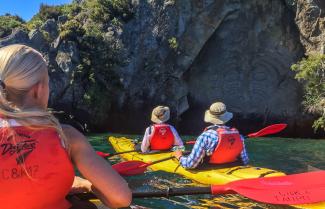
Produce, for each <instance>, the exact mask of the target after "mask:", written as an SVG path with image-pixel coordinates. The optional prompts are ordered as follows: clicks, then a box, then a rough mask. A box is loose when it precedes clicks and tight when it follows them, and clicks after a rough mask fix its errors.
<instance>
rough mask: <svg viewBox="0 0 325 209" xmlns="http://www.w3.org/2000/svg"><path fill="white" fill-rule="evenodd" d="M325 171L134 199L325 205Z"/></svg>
mask: <svg viewBox="0 0 325 209" xmlns="http://www.w3.org/2000/svg"><path fill="white" fill-rule="evenodd" d="M324 179H325V171H315V172H308V173H300V174H293V175H287V176H276V177H262V178H255V179H243V180H238V181H233V182H230V183H228V184H225V185H212V186H210V187H187V188H168V189H167V190H164V191H145V192H137V191H133V193H132V195H133V198H142V197H169V196H179V195H195V194H213V195H219V194H232V193H238V194H240V195H242V196H245V197H248V198H250V199H252V200H255V201H258V202H264V203H270V204H281V205H282V204H284V205H295V204H307V203H316V202H321V201H325V181H324ZM77 196H78V197H79V198H80V199H82V200H86V199H94V198H96V197H95V196H94V195H93V194H91V193H82V194H78V195H77Z"/></svg>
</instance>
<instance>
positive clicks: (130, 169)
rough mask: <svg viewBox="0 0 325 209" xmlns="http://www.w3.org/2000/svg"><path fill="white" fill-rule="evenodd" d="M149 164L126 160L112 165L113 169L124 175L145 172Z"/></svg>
mask: <svg viewBox="0 0 325 209" xmlns="http://www.w3.org/2000/svg"><path fill="white" fill-rule="evenodd" d="M148 165H149V164H147V163H144V162H141V161H136V160H134V161H125V162H121V163H117V164H115V165H112V167H113V169H114V170H115V171H116V172H118V173H119V174H120V175H123V176H132V175H138V174H143V173H144V172H145V171H146V169H147V166H148Z"/></svg>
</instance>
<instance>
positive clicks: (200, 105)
mask: <svg viewBox="0 0 325 209" xmlns="http://www.w3.org/2000/svg"><path fill="white" fill-rule="evenodd" d="M132 4H133V7H134V8H133V9H134V16H133V18H132V19H131V20H129V21H128V22H127V23H126V24H124V25H123V27H122V31H109V30H108V31H107V34H110V33H113V34H118V37H119V38H120V39H121V41H122V44H123V46H124V49H125V52H126V55H125V56H126V57H127V58H126V60H127V62H126V64H124V65H123V66H120V67H119V68H120V69H119V71H118V72H119V76H120V81H121V83H122V84H123V87H124V90H123V91H121V93H119V96H118V97H117V98H116V101H113V103H112V106H111V108H110V110H109V111H104V110H103V112H105V114H108V118H109V120H107V121H105V122H104V123H103V124H102V125H100V126H97V127H95V128H97V130H98V129H100V130H110V131H119V132H137V133H139V132H141V131H143V130H144V128H145V127H146V126H147V125H148V124H149V123H150V121H149V119H150V112H151V110H152V108H153V107H154V106H155V105H159V104H165V105H169V106H170V107H171V110H172V118H173V121H172V122H174V123H176V124H177V125H178V128H179V129H180V132H181V133H187V134H198V133H199V132H200V131H201V130H202V128H203V127H204V125H205V124H204V123H203V114H204V110H205V109H207V108H208V107H209V105H210V104H211V103H212V102H214V101H224V102H225V103H226V105H227V107H228V110H229V111H231V112H233V113H234V114H235V117H234V120H233V125H235V126H237V127H238V128H239V129H241V130H245V131H246V132H250V131H256V130H257V129H258V128H260V127H263V126H265V125H267V124H270V123H275V122H287V123H288V124H289V129H288V131H287V132H286V134H288V135H291V136H313V133H312V130H311V128H310V127H311V123H312V119H313V118H312V116H309V115H306V114H304V113H303V111H302V107H301V101H302V96H301V95H302V92H301V91H302V90H301V87H300V86H299V84H298V83H297V82H296V81H295V80H294V74H293V72H292V71H291V70H290V66H291V65H292V64H293V63H295V62H297V61H298V60H300V59H301V58H302V57H303V56H304V53H306V54H309V53H313V52H318V53H319V52H320V53H324V50H325V49H324V42H325V37H324V34H325V29H324V27H325V25H324V9H325V5H324V3H322V1H321V0H317V1H316V0H308V1H305V0H264V1H260V0H249V1H247V0H177V1H176V0H150V1H140V0H132ZM63 19H64V18H63V17H61V18H60V20H59V22H62V21H66V19H64V20H63ZM58 24H60V23H57V22H55V21H54V20H48V21H47V22H46V23H45V24H44V25H43V26H42V27H41V29H42V30H43V31H45V32H46V33H45V34H47V35H48V36H49V37H48V38H49V39H50V40H51V43H47V44H44V39H45V38H44V34H40V33H37V31H34V32H33V33H30V34H29V37H28V35H27V34H23V32H22V31H20V32H17V31H16V32H14V33H13V34H12V35H11V36H9V37H7V38H6V39H3V40H0V46H4V45H8V44H11V43H25V44H29V45H35V43H40V44H39V48H38V49H39V50H41V51H42V52H43V53H44V54H45V57H46V58H47V59H48V61H49V66H50V69H51V74H50V75H51V79H52V81H51V87H52V89H53V91H52V92H51V99H50V104H51V106H52V107H54V108H56V107H60V109H63V110H66V111H68V112H71V111H72V110H73V111H72V112H73V114H74V115H77V114H76V110H74V107H76V104H77V103H78V101H81V100H82V96H83V92H82V90H81V89H80V88H76V86H78V83H75V85H71V82H70V81H71V80H72V79H73V75H74V73H75V72H76V71H78V65H79V64H80V60H82V57H80V54H79V52H78V47H77V45H76V44H75V43H74V42H73V41H69V42H65V41H61V40H60V37H57V36H58V33H59V32H58ZM62 107H63V108H62ZM78 107H80V108H81V109H80V112H82V113H87V112H88V113H89V110H87V109H82V106H78ZM80 115H81V116H80ZM85 115H87V114H79V116H77V118H78V119H79V120H80V119H81V120H84V121H85V120H86V121H85V122H87V123H89V124H91V123H92V121H93V120H95V119H96V118H92V116H91V114H88V115H87V116H85ZM85 118H86V119H85Z"/></svg>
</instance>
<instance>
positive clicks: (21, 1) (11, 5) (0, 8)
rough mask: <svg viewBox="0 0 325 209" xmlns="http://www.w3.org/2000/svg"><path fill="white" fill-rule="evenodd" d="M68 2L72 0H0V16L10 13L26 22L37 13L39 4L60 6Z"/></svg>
mask: <svg viewBox="0 0 325 209" xmlns="http://www.w3.org/2000/svg"><path fill="white" fill-rule="evenodd" d="M70 2H72V0H0V15H4V14H5V13H10V14H12V15H18V16H20V17H22V18H23V19H24V20H26V21H28V20H30V19H31V18H32V17H33V15H35V14H36V13H37V12H38V10H39V6H40V4H41V3H44V4H48V5H60V4H65V3H70Z"/></svg>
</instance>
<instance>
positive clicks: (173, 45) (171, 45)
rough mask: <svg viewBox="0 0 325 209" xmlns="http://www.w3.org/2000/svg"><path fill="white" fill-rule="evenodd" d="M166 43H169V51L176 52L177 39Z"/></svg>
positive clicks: (173, 38)
mask: <svg viewBox="0 0 325 209" xmlns="http://www.w3.org/2000/svg"><path fill="white" fill-rule="evenodd" d="M168 43H169V47H170V48H171V49H174V50H176V49H177V48H178V43H177V39H176V38H175V37H172V38H170V39H168Z"/></svg>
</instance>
